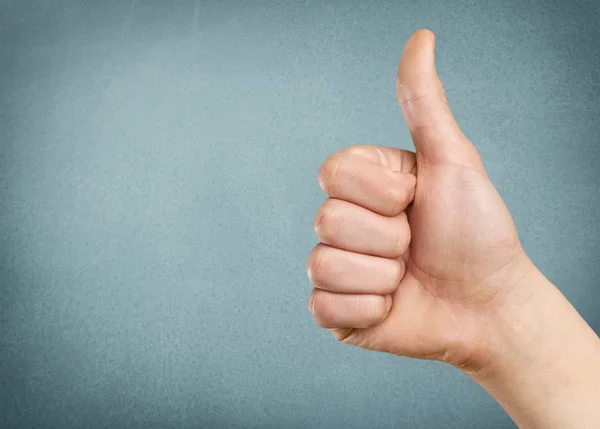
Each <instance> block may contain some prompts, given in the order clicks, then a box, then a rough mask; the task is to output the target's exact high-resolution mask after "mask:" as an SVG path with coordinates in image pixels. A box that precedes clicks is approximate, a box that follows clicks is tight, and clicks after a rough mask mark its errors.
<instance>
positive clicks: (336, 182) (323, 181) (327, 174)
mask: <svg viewBox="0 0 600 429" xmlns="http://www.w3.org/2000/svg"><path fill="white" fill-rule="evenodd" d="M343 162H344V161H343V156H342V154H339V153H337V154H334V155H332V156H330V157H329V158H328V159H327V160H326V161H325V162H324V163H323V165H321V168H320V169H319V185H320V186H321V189H323V191H325V193H327V194H328V195H332V196H334V195H339V194H340V192H341V183H342V180H341V177H340V176H341V172H342V171H343V170H342V164H343Z"/></svg>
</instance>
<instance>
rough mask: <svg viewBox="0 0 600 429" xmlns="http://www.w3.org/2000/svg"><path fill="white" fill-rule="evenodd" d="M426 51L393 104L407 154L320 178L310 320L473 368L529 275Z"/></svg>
mask: <svg viewBox="0 0 600 429" xmlns="http://www.w3.org/2000/svg"><path fill="white" fill-rule="evenodd" d="M434 49H435V39H434V35H433V33H431V32H430V31H428V30H420V31H418V32H416V33H415V34H413V36H412V37H411V38H410V39H409V40H408V42H407V44H406V47H405V49H404V52H403V54H402V59H401V60H400V66H399V70H398V81H397V95H398V100H399V103H400V106H401V108H402V112H403V114H404V118H405V120H406V123H407V125H408V128H409V130H410V132H411V135H412V138H413V141H414V145H415V148H416V154H415V153H412V152H409V151H404V150H399V149H394V148H387V147H376V146H355V147H352V148H349V149H346V150H343V151H341V152H338V153H336V154H334V155H332V156H331V157H330V158H329V159H327V160H326V161H325V163H324V164H323V165H322V167H321V169H320V172H319V182H320V184H321V187H322V188H323V190H324V191H325V192H326V193H327V194H328V195H329V196H330V197H331V198H329V199H328V200H327V201H326V202H325V203H324V204H323V206H322V207H321V208H320V210H319V211H318V213H317V216H316V218H315V231H316V234H317V236H318V238H319V240H320V242H321V244H319V245H318V246H317V247H316V248H315V249H314V250H313V252H312V253H311V255H310V257H309V259H308V264H307V271H308V275H309V277H310V279H311V281H312V282H313V284H314V286H315V289H314V290H313V292H312V294H311V296H310V299H309V308H310V310H311V312H312V314H313V316H314V318H315V320H316V321H317V322H318V323H319V324H320V325H321V326H323V327H325V328H329V329H330V330H331V331H332V333H333V334H334V335H335V337H336V338H337V339H339V340H341V341H343V342H345V343H350V344H354V345H357V346H360V347H364V348H367V349H372V350H378V351H385V352H390V353H395V354H398V355H404V356H411V357H419V358H428V359H439V360H443V361H446V362H449V363H452V364H454V365H456V366H461V367H469V366H472V367H474V368H475V367H478V366H480V365H483V364H484V362H485V360H486V359H487V356H486V355H485V341H486V340H485V338H486V335H485V332H486V327H487V326H489V324H490V322H491V319H492V318H493V317H494V315H495V314H497V312H498V311H500V309H501V308H502V307H503V306H504V305H505V304H506V303H507V301H509V300H511V299H515V298H514V297H519V299H522V298H523V297H524V295H526V294H527V292H528V291H527V290H526V288H517V286H518V285H519V284H520V283H521V279H522V278H524V277H526V276H527V275H528V273H529V272H530V271H532V270H535V268H534V267H533V264H532V263H531V262H530V261H529V259H528V258H527V256H526V255H525V252H524V251H523V249H522V247H521V245H520V243H519V239H518V236H517V232H516V230H515V227H514V225H513V222H512V219H511V217H510V215H509V213H508V211H507V209H506V207H505V205H504V203H503V202H502V200H501V198H500V196H499V195H498V193H497V192H496V190H495V188H494V186H493V185H492V183H491V182H490V180H489V179H488V177H487V175H486V173H485V170H484V167H483V164H482V162H481V159H480V157H479V155H478V153H477V150H476V149H475V147H474V146H473V145H472V144H471V142H470V141H469V140H468V139H467V137H465V135H464V134H463V133H462V132H461V130H460V128H459V126H458V125H457V123H456V122H455V120H454V118H453V115H452V113H451V111H450V109H449V107H448V103H447V100H446V97H445V93H444V89H443V87H442V84H441V82H440V80H439V78H438V76H437V74H436V71H435V58H434Z"/></svg>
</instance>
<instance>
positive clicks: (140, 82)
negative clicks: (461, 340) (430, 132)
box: [0, 0, 600, 429]
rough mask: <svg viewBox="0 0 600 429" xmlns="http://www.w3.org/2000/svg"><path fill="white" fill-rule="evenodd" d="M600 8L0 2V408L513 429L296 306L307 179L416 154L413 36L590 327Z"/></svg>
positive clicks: (599, 299)
mask: <svg viewBox="0 0 600 429" xmlns="http://www.w3.org/2000/svg"><path fill="white" fill-rule="evenodd" d="M599 23H600V6H599V5H598V3H597V2H592V1H589V2H583V1H570V2H566V1H533V0H530V1H517V0H514V1H505V2H501V1H492V0H490V1H442V0H421V1H395V2H392V1H363V2H356V1H352V2H351V1H339V2H320V1H302V2H293V3H292V2H286V3H284V2H276V1H272V2H253V3H252V2H241V1H240V2H233V1H224V2H216V1H215V2H203V1H194V0H186V1H183V0H182V1H169V2H167V1H164V2H161V1H141V0H140V1H134V2H130V1H120V2H119V1H106V0H103V1H91V0H89V1H82V0H66V1H51V0H46V1H41V0H40V1H17V0H15V1H10V0H9V1H6V0H5V1H3V2H2V3H1V5H0V47H1V52H0V54H1V57H0V97H1V99H0V142H1V146H0V155H1V157H0V197H1V204H2V207H1V212H0V240H1V241H0V270H1V272H0V284H1V288H0V309H1V312H2V313H1V325H0V329H1V336H0V375H1V387H0V400H1V402H0V407H1V408H0V409H1V420H0V426H1V427H3V428H4V427H6V428H26V427H27V428H65V429H66V428H83V427H86V428H101V427H102V428H119V427H123V428H167V427H174V428H199V427H214V428H221V427H222V428H241V427H256V428H259V427H260V428H262V427H265V428H280V427H290V428H302V427H331V428H361V427H369V428H375V427H396V428H420V429H429V428H512V427H514V426H513V424H512V423H511V421H510V420H509V418H508V417H507V416H506V415H505V414H504V412H503V411H502V410H501V409H500V408H499V406H497V405H496V404H495V403H494V402H493V401H492V400H491V399H490V398H488V397H487V396H486V394H485V393H484V392H483V391H482V390H481V389H479V388H478V387H477V386H476V385H474V384H473V383H472V382H471V381H470V380H468V379H467V378H466V377H465V376H463V375H462V374H460V373H459V372H458V371H456V370H453V369H452V368H450V367H446V366H444V365H442V364H437V363H432V362H423V361H415V360H408V359H404V358H399V357H394V356H390V355H384V354H376V353H370V352H366V351H362V350H359V349H355V348H352V347H349V346H345V345H342V344H338V343H336V342H335V341H334V340H333V339H332V337H330V335H329V334H328V333H327V332H324V331H321V330H319V329H317V327H316V326H315V325H314V324H313V322H312V321H311V319H310V317H309V314H308V312H307V310H306V298H307V296H308V293H309V291H310V285H309V283H308V280H307V278H306V276H305V272H304V266H305V260H306V256H307V254H308V252H309V251H310V249H311V247H312V246H313V245H314V244H315V239H314V237H313V233H312V218H313V213H314V212H315V210H316V209H317V207H318V206H319V204H320V203H321V201H322V200H323V198H324V196H323V195H322V194H321V192H320V190H319V188H318V185H317V182H316V172H317V169H318V166H319V164H320V163H321V162H322V161H323V160H324V158H325V157H326V156H327V155H328V154H330V153H332V152H334V151H336V150H338V149H341V148H343V147H345V146H348V145H351V144H355V143H377V144H385V145H395V146H399V147H403V148H411V147H412V144H411V141H410V138H409V135H408V133H407V131H406V129H405V127H404V124H403V122H402V118H401V115H400V112H399V108H398V106H397V103H396V100H395V98H394V97H395V94H394V84H395V72H396V64H397V61H398V58H399V55H400V52H401V49H402V46H403V43H404V41H405V40H406V38H407V37H408V36H409V34H410V33H411V32H412V31H413V30H415V29H417V28H420V27H429V28H431V29H433V30H434V31H435V32H436V33H437V34H438V53H439V57H438V65H439V69H440V74H441V77H442V79H443V80H444V81H445V84H446V88H447V92H448V95H449V99H450V101H451V104H452V106H453V108H454V110H455V112H456V115H457V117H458V118H459V120H460V122H461V124H462V126H463V128H464V130H465V132H466V133H467V134H468V135H469V136H470V137H471V138H472V139H473V141H474V142H476V144H477V145H478V146H479V148H480V150H481V152H482V155H483V157H484V160H485V163H486V165H487V168H488V170H489V173H490V175H491V177H492V178H493V180H494V181H495V183H496V184H497V186H498V188H499V190H500V191H501V193H502V195H503V197H504V198H505V200H506V202H507V204H508V205H509V207H510V209H511V211H512V213H513V215H514V217H515V219H516V222H517V225H518V227H519V230H520V233H521V236H522V239H523V242H524V245H525V247H526V248H527V250H528V251H529V253H530V255H531V256H532V258H533V259H534V260H535V262H536V263H538V265H539V266H540V267H541V268H542V269H543V271H544V272H545V273H546V274H547V275H548V276H549V277H550V278H551V279H552V280H553V281H554V282H556V283H557V284H558V285H559V286H560V287H561V289H562V290H563V291H564V293H565V294H566V295H567V296H568V297H569V298H570V299H571V300H572V301H573V303H574V304H575V305H576V307H577V308H578V309H579V310H580V312H581V313H582V314H583V316H584V317H585V318H586V319H587V320H588V322H589V323H590V324H592V326H593V327H594V328H595V329H596V330H598V329H599V328H600V314H599V313H598V305H599V304H600V289H599V287H598V282H597V279H598V278H599V277H600V265H599V263H598V254H599V253H600V239H599V236H598V228H599V227H600V217H599V216H600V215H599V211H600V210H599V209H600V197H599V192H598V191H599V183H600V180H599V177H598V174H597V168H598V164H599V163H600V146H599V144H598V135H599V134H600V121H598V119H597V118H598V111H599V110H600V108H599V106H598V98H599V96H600V70H599V68H600V58H599V50H600V48H599V45H598V40H600V24H599Z"/></svg>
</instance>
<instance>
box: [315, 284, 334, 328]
mask: <svg viewBox="0 0 600 429" xmlns="http://www.w3.org/2000/svg"><path fill="white" fill-rule="evenodd" d="M328 298H329V297H328V296H327V294H326V293H325V292H323V291H321V290H319V289H315V290H313V292H312V294H311V300H310V306H311V307H310V308H311V313H312V315H313V318H314V319H315V322H316V323H317V324H318V325H319V326H321V327H322V328H328V327H331V326H332V323H331V322H332V320H333V317H332V307H333V305H332V304H333V301H332V300H331V299H328Z"/></svg>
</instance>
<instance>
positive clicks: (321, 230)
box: [314, 202, 340, 244]
mask: <svg viewBox="0 0 600 429" xmlns="http://www.w3.org/2000/svg"><path fill="white" fill-rule="evenodd" d="M329 205H331V204H327V202H326V203H325V204H323V206H321V208H320V209H319V210H318V211H317V215H316V216H315V223H314V228H315V234H316V235H317V237H318V238H319V239H320V240H321V242H323V243H325V244H329V243H331V242H332V241H333V240H334V239H335V237H336V234H337V232H338V230H339V223H340V221H339V219H338V215H337V213H336V211H335V210H333V209H332V208H330V207H328V206H329Z"/></svg>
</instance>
